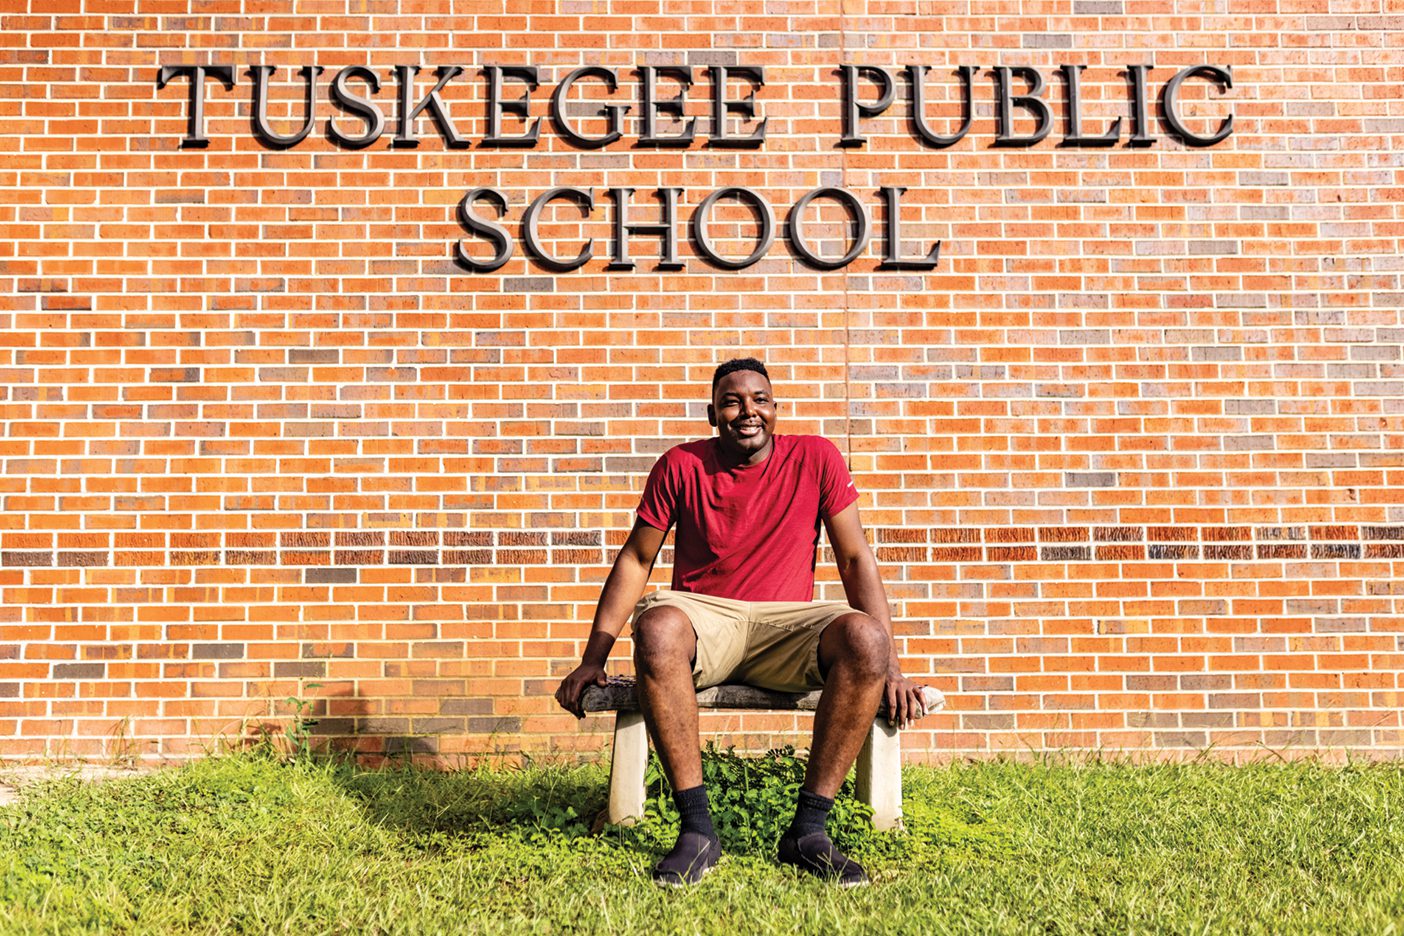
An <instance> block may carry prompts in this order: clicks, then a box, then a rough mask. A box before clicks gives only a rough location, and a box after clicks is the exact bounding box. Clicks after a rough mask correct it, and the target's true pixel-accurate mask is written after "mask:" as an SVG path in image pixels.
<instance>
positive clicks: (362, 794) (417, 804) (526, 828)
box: [330, 763, 608, 838]
mask: <svg viewBox="0 0 1404 936" xmlns="http://www.w3.org/2000/svg"><path fill="white" fill-rule="evenodd" d="M330 775H331V777H332V779H333V781H334V782H335V783H336V785H337V786H338V787H339V788H340V789H341V790H342V791H343V792H344V793H346V794H347V795H348V796H350V797H351V798H352V799H354V800H355V801H356V802H358V803H359V804H360V805H361V808H362V810H363V812H364V815H365V816H366V818H367V819H369V820H370V821H372V822H375V823H377V824H379V825H383V826H387V827H390V828H395V829H399V830H402V831H405V832H411V833H417V834H426V833H442V834H448V835H475V834H492V835H502V834H503V833H510V832H513V831H516V832H518V833H521V834H523V835H532V834H540V833H548V834H553V835H561V836H566V837H570V838H576V837H580V836H584V835H588V834H589V833H590V825H591V822H592V820H593V819H594V817H595V816H596V815H597V814H598V813H599V812H600V811H601V810H603V809H604V807H605V803H606V801H607V799H608V789H607V784H608V776H607V774H606V773H605V771H604V770H603V769H601V768H599V767H575V768H556V769H551V770H533V769H529V768H528V769H523V770H504V769H501V768H490V767H481V768H474V769H470V770H463V771H457V772H446V771H441V770H436V769H432V768H426V767H418V766H413V765H404V766H390V767H382V768H377V769H370V770H368V769H365V768H360V767H355V766H353V765H351V764H349V763H338V764H335V765H334V766H333V767H332V768H331V774H330Z"/></svg>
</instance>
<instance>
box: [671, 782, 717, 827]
mask: <svg viewBox="0 0 1404 936" xmlns="http://www.w3.org/2000/svg"><path fill="white" fill-rule="evenodd" d="M673 802H674V803H677V804H678V814H679V815H680V816H681V817H682V827H681V828H680V829H678V831H679V832H696V833H698V834H699V835H705V836H707V838H709V839H712V840H713V841H715V840H716V838H717V833H716V831H715V830H713V829H712V810H711V809H710V808H709V806H708V803H707V785H706V784H699V785H698V786H695V787H693V788H692V789H690V790H677V791H675V792H674V793H673Z"/></svg>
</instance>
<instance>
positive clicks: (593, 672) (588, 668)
mask: <svg viewBox="0 0 1404 936" xmlns="http://www.w3.org/2000/svg"><path fill="white" fill-rule="evenodd" d="M608 682H609V680H608V679H606V678H605V671H604V667H603V666H596V665H595V664H593V663H581V664H580V665H579V666H577V667H576V668H575V670H574V671H573V672H572V673H571V674H570V675H569V676H567V677H566V678H565V679H562V680H561V685H560V688H559V689H557V690H556V701H557V702H559V703H560V705H561V708H563V709H565V710H566V711H567V712H569V713H570V714H572V715H574V716H575V717H576V718H584V717H585V709H584V708H583V707H582V705H581V702H582V700H583V699H584V696H585V689H586V687H587V686H604V685H607V684H608Z"/></svg>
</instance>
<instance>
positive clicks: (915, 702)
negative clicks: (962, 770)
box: [556, 358, 923, 886]
mask: <svg viewBox="0 0 1404 936" xmlns="http://www.w3.org/2000/svg"><path fill="white" fill-rule="evenodd" d="M776 411H777V404H776V401H775V397H774V395H773V393H772V390H771V386H770V377H769V375H768V374H767V373H766V369H765V365H764V364H762V363H761V362H760V361H757V360H755V359H754V358H741V359H737V360H731V361H727V362H726V363H725V364H722V365H721V366H720V367H718V368H717V370H716V373H715V375H714V376H713V378H712V402H711V404H710V405H708V407H707V421H708V422H709V423H711V425H712V426H714V427H716V430H717V434H716V436H715V437H714V438H708V439H701V440H699V441H696V442H689V443H685V444H683V445H677V446H674V447H673V448H671V449H669V450H668V451H667V452H665V453H664V454H663V456H662V457H661V458H660V459H659V460H658V462H657V463H656V464H655V465H654V466H653V470H652V471H651V472H650V473H649V476H648V482H647V484H646V485H645V487H644V492H643V497H642V498H641V500H640V501H639V508H638V519H637V521H636V522H635V523H634V528H633V530H632V531H631V532H630V534H629V538H628V540H627V541H626V542H625V543H624V545H623V547H622V548H621V549H620V550H619V555H618V556H617V557H616V558H615V560H614V567H613V568H612V569H611V570H610V573H609V577H608V578H607V579H606V580H605V584H604V589H603V590H602V591H601V593H600V600H599V605H598V607H597V608H596V610H595V618H594V623H593V625H592V627H591V632H590V638H589V641H588V642H587V644H586V647H585V653H584V658H583V660H582V662H581V664H580V666H579V667H578V668H576V669H575V671H574V672H572V673H571V674H570V675H568V676H567V677H566V678H565V679H564V680H563V681H562V682H561V685H560V688H559V689H558V690H557V691H556V699H557V701H559V702H560V704H561V706H562V707H563V708H565V709H566V710H567V711H569V712H572V713H573V714H574V715H575V716H576V717H577V718H579V717H583V716H584V711H583V709H582V708H581V696H582V694H583V693H584V691H585V688H586V687H587V686H591V685H604V684H605V673H604V666H605V661H606V659H607V658H608V656H609V651H610V648H611V647H613V645H614V641H615V639H616V638H617V637H618V636H619V632H620V630H621V629H622V628H623V626H624V622H625V620H626V619H627V618H628V616H629V612H630V610H631V609H633V610H634V631H633V637H634V662H635V670H636V673H637V679H638V694H639V704H640V708H641V709H642V710H643V716H644V721H645V723H646V724H647V725H648V730H649V734H650V736H651V737H652V739H653V744H654V747H655V749H656V750H657V751H658V756H659V759H660V760H661V761H662V763H663V769H664V770H665V771H666V772H667V775H668V780H669V782H671V784H672V786H673V789H674V790H675V791H676V792H675V793H674V798H675V799H676V801H677V804H678V812H679V813H680V814H681V816H682V827H681V829H680V830H679V833H678V840H677V844H676V845H675V846H674V847H673V850H672V851H670V852H669V853H668V855H667V856H666V857H664V858H663V860H662V861H660V862H659V863H658V866H657V867H656V868H655V869H654V872H653V877H654V880H656V881H658V882H659V883H661V884H674V885H686V884H693V883H696V882H697V881H699V880H701V879H702V876H703V875H705V874H706V873H707V872H708V871H710V870H711V869H712V867H713V866H714V865H715V864H716V862H717V860H718V858H720V856H721V847H720V845H719V844H718V842H717V837H716V833H715V832H714V830H713V828H712V819H711V814H710V812H709V810H708V803H707V790H706V787H705V786H704V785H703V783H702V758H701V753H700V750H699V749H700V744H699V741H698V731H697V698H696V695H695V690H696V689H701V688H705V687H707V686H714V685H717V684H718V683H722V682H744V683H749V684H751V685H756V686H761V687H763V688H766V689H775V690H780V691H788V692H800V691H808V690H812V689H817V688H821V687H822V688H823V693H822V695H821V697H820V701H819V707H818V709H817V710H816V712H815V715H814V738H813V743H812V744H811V747H810V757H809V765H808V769H807V770H806V773H805V779H804V785H803V788H802V789H801V790H800V792H799V803H798V806H797V808H796V811H795V817H794V821H793V822H792V823H791V825H790V828H789V830H788V831H787V832H786V833H785V834H784V835H783V836H782V837H781V839H780V843H779V847H778V853H779V858H780V861H781V862H782V863H785V864H790V865H795V866H796V867H799V868H801V869H803V870H804V871H807V872H809V873H811V874H814V875H817V876H819V877H823V878H829V879H835V880H837V881H838V882H839V883H841V884H843V885H845V886H852V885H857V884H865V883H867V880H868V878H867V874H866V873H865V872H864V870H863V868H862V867H861V866H859V865H858V863H857V862H855V861H853V860H852V859H850V858H848V857H846V856H845V855H843V854H842V853H840V852H839V851H838V850H837V849H836V848H835V847H834V844H833V842H832V841H830V839H829V836H828V834H827V833H826V832H825V830H824V825H825V821H826V820H827V818H828V815H829V810H830V809H831V808H832V807H833V804H834V800H833V797H834V795H835V794H836V793H837V792H838V788H839V786H840V784H842V783H843V779H844V777H845V776H847V774H848V769H849V767H850V766H851V765H852V764H853V761H854V759H855V758H856V757H857V756H858V751H859V749H860V748H861V747H862V746H863V741H864V739H865V738H866V736H867V732H868V729H869V727H870V726H871V725H872V722H873V718H874V716H875V715H876V713H877V709H878V704H879V703H880V702H881V701H882V700H883V698H884V695H885V696H886V700H887V703H888V711H889V712H890V713H892V717H893V719H894V721H896V722H897V723H899V724H901V725H905V724H906V723H907V722H909V721H910V720H912V719H914V718H916V717H918V716H919V715H921V714H923V713H922V709H921V704H922V702H921V695H920V691H921V690H920V687H918V686H916V685H914V684H912V683H910V682H908V681H907V680H906V679H905V678H904V677H903V676H902V674H901V672H900V670H899V667H898V662H897V650H896V645H895V644H894V642H893V640H892V622H891V618H890V617H889V614H888V608H887V596H886V594H885V593H884V591H883V587H882V581H881V579H880V578H879V577H878V570H877V562H876V561H875V560H874V558H873V554H872V550H871V549H869V547H868V542H867V540H866V539H865V537H864V536H863V527H862V524H861V523H860V522H859V519H858V507H857V504H856V501H857V499H858V492H857V490H855V489H854V486H853V482H852V480H851V478H850V477H849V474H848V468H847V466H846V465H845V464H844V461H843V456H842V455H841V454H840V453H839V451H838V449H837V448H836V447H835V446H834V445H833V443H831V442H829V441H827V440H825V439H823V438H820V437H818V436H780V435H776V434H775V423H776ZM821 523H822V524H823V526H824V528H825V529H826V530H827V531H828V535H829V543H830V544H831V545H832V547H833V550H834V556H835V559H836V560H837V563H838V571H839V576H840V577H841V578H842V580H843V587H844V594H845V595H846V596H847V598H848V602H847V603H846V604H845V603H843V602H815V601H813V600H812V599H813V597H814V567H815V556H816V547H817V544H818V541H819V528H820V525H821ZM673 525H676V526H677V536H676V538H675V541H674V562H673V581H672V588H671V589H667V590H662V591H656V592H653V593H651V594H649V595H648V596H646V597H644V598H643V599H642V600H640V595H642V594H643V590H644V587H645V585H646V584H647V582H648V577H649V573H650V571H651V570H652V569H653V562H654V560H655V559H656V558H657V556H658V551H659V549H660V548H661V547H662V545H663V540H664V538H665V537H666V536H667V533H668V530H669V528H670V527H672V526H673Z"/></svg>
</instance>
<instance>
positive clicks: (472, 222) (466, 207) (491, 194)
mask: <svg viewBox="0 0 1404 936" xmlns="http://www.w3.org/2000/svg"><path fill="white" fill-rule="evenodd" d="M479 199H483V200H485V201H490V202H492V203H493V204H495V205H496V206H497V216H498V217H499V218H500V217H502V216H503V215H505V214H506V213H507V199H506V198H504V197H503V195H502V193H501V192H499V191H498V190H497V189H492V188H475V189H473V190H472V191H471V192H469V193H468V194H467V195H464V196H463V200H462V201H460V202H459V203H458V223H459V224H461V225H463V227H464V229H465V230H466V231H468V232H469V233H470V234H477V235H479V236H480V237H483V238H484V239H486V240H488V241H491V242H492V244H493V246H494V248H495V249H496V251H497V252H496V253H495V254H493V256H492V258H491V259H490V260H475V259H474V258H473V257H471V256H469V255H468V251H467V249H466V248H465V247H464V246H463V241H462V240H461V239H460V240H459V241H458V243H457V244H455V245H454V256H455V257H456V259H457V260H458V262H459V263H460V264H461V265H463V266H465V267H467V268H468V269H469V270H471V271H473V272H474V273H491V272H492V271H493V270H496V269H498V268H499V267H501V266H502V265H503V264H504V263H506V262H507V261H508V260H510V259H511V258H512V238H511V235H509V234H508V233H507V229H506V228H504V227H503V226H502V225H500V224H498V223H497V222H496V221H489V220H488V219H487V218H481V217H479V216H478V215H476V214H474V213H473V203H474V202H476V201H478V200H479Z"/></svg>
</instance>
